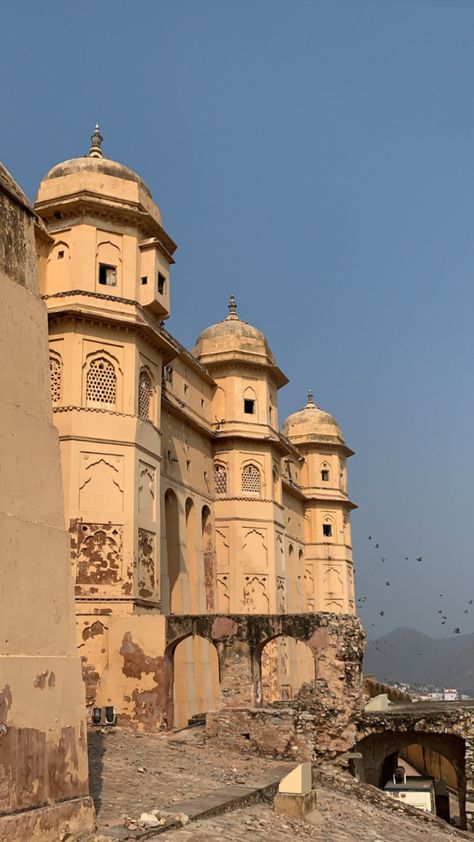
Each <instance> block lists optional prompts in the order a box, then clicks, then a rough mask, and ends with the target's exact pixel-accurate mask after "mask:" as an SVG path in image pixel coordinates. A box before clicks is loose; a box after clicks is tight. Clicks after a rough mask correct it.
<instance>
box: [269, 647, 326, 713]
mask: <svg viewBox="0 0 474 842" xmlns="http://www.w3.org/2000/svg"><path fill="white" fill-rule="evenodd" d="M260 676H261V701H262V703H263V704H266V703H269V702H276V701H283V700H289V699H293V698H294V697H295V696H296V695H297V693H298V691H299V690H300V688H301V686H302V685H303V684H306V683H308V682H310V681H314V678H315V662H314V655H313V653H312V651H311V649H310V648H309V646H308V645H307V644H306V643H303V642H302V641H301V640H295V639H294V638H293V637H288V636H287V635H278V637H274V638H271V639H270V640H268V641H267V642H265V643H264V644H263V645H262V647H261V654H260Z"/></svg>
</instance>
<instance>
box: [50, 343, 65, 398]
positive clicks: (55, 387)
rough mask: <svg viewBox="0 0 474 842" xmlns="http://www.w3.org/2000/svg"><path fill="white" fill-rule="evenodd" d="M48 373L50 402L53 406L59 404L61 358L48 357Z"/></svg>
mask: <svg viewBox="0 0 474 842" xmlns="http://www.w3.org/2000/svg"><path fill="white" fill-rule="evenodd" d="M49 372H50V376H51V400H52V401H53V406H54V405H55V404H58V403H61V390H62V363H61V358H60V357H59V356H56V354H54V355H53V354H51V355H50V357H49Z"/></svg>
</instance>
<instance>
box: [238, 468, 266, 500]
mask: <svg viewBox="0 0 474 842" xmlns="http://www.w3.org/2000/svg"><path fill="white" fill-rule="evenodd" d="M242 491H243V492H245V493H246V494H255V495H260V494H261V491H262V474H261V472H260V468H259V467H258V466H257V465H256V464H255V463H254V462H248V463H247V464H245V465H244V466H243V468H242Z"/></svg>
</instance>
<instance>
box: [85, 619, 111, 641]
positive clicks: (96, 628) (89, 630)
mask: <svg viewBox="0 0 474 842" xmlns="http://www.w3.org/2000/svg"><path fill="white" fill-rule="evenodd" d="M104 631H106V626H104V625H103V623H101V622H100V620H96V621H95V623H92V625H90V626H86V627H85V629H84V630H83V632H82V639H83V640H89V638H90V637H96V636H97V635H98V634H104Z"/></svg>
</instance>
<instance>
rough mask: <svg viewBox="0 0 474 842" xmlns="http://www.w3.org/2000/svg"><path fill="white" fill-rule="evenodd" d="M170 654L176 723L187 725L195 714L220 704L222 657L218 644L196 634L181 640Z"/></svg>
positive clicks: (177, 724) (175, 724)
mask: <svg viewBox="0 0 474 842" xmlns="http://www.w3.org/2000/svg"><path fill="white" fill-rule="evenodd" d="M171 657H172V660H173V725H174V727H175V728H184V727H185V726H186V725H187V724H188V721H189V720H190V719H191V717H192V716H194V715H195V714H198V713H207V711H209V710H215V708H217V707H218V706H219V703H220V690H219V659H218V656H217V650H216V648H215V646H214V645H213V644H212V643H210V642H209V641H208V640H206V639H205V638H204V637H200V636H199V635H195V634H193V635H190V636H189V637H186V638H184V640H181V641H180V642H179V643H178V645H177V646H176V647H175V648H174V649H173V651H172V652H171Z"/></svg>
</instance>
